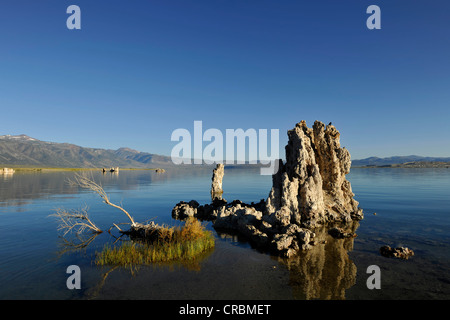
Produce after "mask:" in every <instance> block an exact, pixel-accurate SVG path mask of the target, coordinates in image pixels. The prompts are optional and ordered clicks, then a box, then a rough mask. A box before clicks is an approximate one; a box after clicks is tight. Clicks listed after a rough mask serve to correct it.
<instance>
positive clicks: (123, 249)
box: [95, 219, 215, 267]
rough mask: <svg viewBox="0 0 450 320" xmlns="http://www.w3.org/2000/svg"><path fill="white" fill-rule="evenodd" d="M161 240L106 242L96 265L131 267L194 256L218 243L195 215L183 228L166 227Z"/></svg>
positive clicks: (188, 258)
mask: <svg viewBox="0 0 450 320" xmlns="http://www.w3.org/2000/svg"><path fill="white" fill-rule="evenodd" d="M166 229H167V230H165V232H162V233H161V234H162V236H161V238H160V239H159V240H156V241H153V242H151V243H146V242H125V243H123V244H122V245H120V246H116V247H112V246H109V245H107V246H105V247H104V248H103V250H102V251H101V252H99V253H97V254H96V260H95V264H96V265H100V266H103V265H119V266H124V267H128V266H130V267H132V266H137V265H146V264H151V263H155V262H168V261H173V260H192V259H194V258H195V257H196V256H198V255H199V254H200V253H202V252H205V251H207V250H209V249H211V248H213V247H214V245H215V240H214V236H213V234H212V233H211V232H210V231H207V230H205V228H204V226H203V225H202V224H201V223H200V222H199V221H198V220H196V219H189V220H187V221H186V223H185V225H184V226H183V227H181V228H175V227H172V228H166Z"/></svg>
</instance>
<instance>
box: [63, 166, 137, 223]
mask: <svg viewBox="0 0 450 320" xmlns="http://www.w3.org/2000/svg"><path fill="white" fill-rule="evenodd" d="M69 183H70V184H71V185H74V186H78V187H81V188H83V189H89V190H92V191H94V192H95V193H97V194H98V195H99V196H100V197H101V198H102V199H103V202H104V203H106V204H107V205H110V206H112V207H114V208H117V209H119V210H120V211H122V212H123V213H125V214H126V216H127V217H128V219H130V221H131V226H135V225H136V222H135V221H134V219H133V217H132V216H131V215H130V214H129V213H128V212H127V211H126V210H125V209H124V208H122V207H121V206H118V205H116V204H114V203H112V202H111V201H110V200H109V197H108V195H107V194H106V192H105V190H104V189H103V187H102V186H101V185H99V184H98V183H96V182H95V181H94V180H93V179H89V178H88V177H87V176H85V175H81V174H78V173H77V174H75V178H74V179H73V180H69Z"/></svg>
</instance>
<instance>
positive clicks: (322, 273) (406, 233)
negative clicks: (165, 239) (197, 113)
mask: <svg viewBox="0 0 450 320" xmlns="http://www.w3.org/2000/svg"><path fill="white" fill-rule="evenodd" d="M73 175H74V173H72V172H42V173H39V172H36V173H25V172H23V173H21V172H17V173H15V174H13V175H0V284H1V286H0V299H232V300H233V299H277V300H279V299H283V300H285V299H352V300H353V299H355V300H356V299H449V298H450V236H449V235H450V170H449V169H390V168H383V169H381V168H380V169H358V168H355V169H352V171H351V173H350V174H349V175H348V179H349V180H350V182H351V183H352V188H353V192H354V193H355V198H356V199H357V200H358V201H359V202H360V206H361V207H362V208H363V209H364V213H365V218H364V219H363V220H361V221H360V222H359V226H358V228H357V230H356V233H357V234H358V237H356V238H354V239H353V238H352V239H345V240H335V239H332V238H331V237H329V239H328V242H327V244H325V245H318V246H316V247H315V248H314V249H313V250H311V251H308V252H305V253H302V254H301V255H300V256H299V257H296V258H294V259H290V260H283V259H278V258H276V257H272V256H270V255H268V254H266V253H262V252H259V251H257V250H255V249H253V248H252V246H251V245H250V244H249V243H247V242H246V241H245V240H243V239H239V238H238V237H235V236H231V235H226V234H217V233H216V232H215V231H214V230H213V229H212V227H211V224H210V223H208V224H207V227H208V228H209V229H211V230H213V231H214V234H215V236H216V238H217V240H216V247H215V248H214V249H213V250H211V251H210V252H207V253H205V254H203V255H202V256H201V257H199V258H198V259H197V260H196V261H193V262H189V263H178V262H177V263H171V264H155V265H152V266H142V267H140V268H138V269H137V270H129V269H121V268H112V267H97V266H95V265H94V264H93V263H92V261H93V258H94V256H95V252H96V251H100V250H101V248H102V247H103V245H104V244H105V243H113V242H114V241H115V240H116V239H115V238H114V237H113V236H112V235H110V234H109V233H102V234H100V235H98V236H96V237H92V238H90V236H91V235H90V234H88V233H87V234H84V235H83V236H82V237H81V238H77V237H76V236H75V235H73V234H71V235H66V236H65V237H62V234H61V232H58V231H57V226H58V223H57V221H56V220H55V218H54V217H49V215H50V214H52V213H53V212H54V210H55V209H56V208H66V209H76V208H81V207H84V206H85V205H87V206H88V207H89V212H90V216H91V218H92V220H93V221H95V222H96V224H97V225H99V226H100V227H101V228H104V229H108V228H109V227H110V226H111V225H112V223H113V222H115V223H117V222H127V219H126V217H125V216H124V215H123V213H121V212H120V211H118V210H116V209H114V208H112V207H109V206H106V205H105V204H103V203H102V202H101V200H100V198H99V197H98V196H97V195H95V194H93V193H92V192H90V191H86V190H79V189H78V188H76V187H71V186H69V185H68V184H67V183H66V182H67V179H69V178H71V177H72V176H73ZM92 175H93V178H94V179H95V180H96V181H97V182H101V184H102V185H103V186H104V188H105V190H106V191H107V193H108V194H109V195H110V198H111V201H112V202H114V203H119V204H120V203H121V204H122V205H123V207H124V208H125V209H126V210H128V211H129V212H130V213H132V215H133V217H134V218H135V220H136V221H139V222H144V221H146V220H149V219H153V220H154V221H155V222H157V223H165V224H169V225H179V224H180V223H181V222H178V221H175V220H173V219H172V217H171V210H172V208H173V206H174V205H175V204H176V203H177V202H179V201H180V200H184V201H189V200H192V199H196V200H197V201H198V202H199V203H201V204H204V203H209V202H210V195H209V190H210V184H211V172H210V171H209V170H207V171H196V172H189V171H180V172H172V171H170V170H168V171H167V172H166V173H164V174H157V173H155V172H153V171H144V170H142V171H125V170H123V171H121V172H120V173H119V174H110V173H107V174H102V173H100V172H92ZM223 187H224V190H225V193H224V198H225V199H227V200H228V201H231V200H233V199H240V200H242V201H244V202H252V201H255V202H257V201H259V200H260V199H262V198H266V197H267V195H268V193H269V190H270V187H271V177H270V176H260V175H259V171H257V170H255V171H244V170H242V169H226V170H225V177H224V183H223ZM373 213H376V215H374V214H373ZM113 234H114V235H116V236H118V234H115V233H114V232H113ZM83 241H85V242H83ZM80 244H83V245H82V246H78V247H76V246H74V245H80ZM383 245H390V246H391V247H396V246H407V247H409V248H411V249H413V250H414V252H415V256H413V257H412V258H410V259H409V260H397V259H390V258H385V257H382V256H380V254H379V248H380V247H381V246H383ZM70 265H78V266H79V267H80V269H81V289H80V290H69V289H67V287H66V280H67V277H68V276H69V275H68V274H67V273H66V269H67V267H68V266H70ZM370 265H377V266H379V267H380V269H381V289H380V290H369V289H368V288H367V286H366V281H367V278H368V277H369V276H370V274H367V268H368V266H370Z"/></svg>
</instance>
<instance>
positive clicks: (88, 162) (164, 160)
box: [0, 134, 173, 168]
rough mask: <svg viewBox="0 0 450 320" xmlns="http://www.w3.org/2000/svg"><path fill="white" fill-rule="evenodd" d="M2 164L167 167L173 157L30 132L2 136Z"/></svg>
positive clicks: (82, 166) (77, 166) (69, 166)
mask: <svg viewBox="0 0 450 320" xmlns="http://www.w3.org/2000/svg"><path fill="white" fill-rule="evenodd" d="M0 165H1V166H13V167H14V166H15V167H17V166H24V167H42V168H52V167H57V168H103V167H123V168H155V167H160V168H166V167H170V166H173V163H172V161H171V159H170V157H167V156H161V155H157V154H151V153H145V152H139V151H136V150H132V149H129V148H120V149H118V150H108V149H97V148H84V147H80V146H77V145H74V144H70V143H55V142H46V141H40V140H38V139H35V138H31V137H29V136H27V135H24V134H22V135H15V136H13V135H4V136H0Z"/></svg>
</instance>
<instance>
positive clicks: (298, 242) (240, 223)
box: [172, 121, 363, 257]
mask: <svg viewBox="0 0 450 320" xmlns="http://www.w3.org/2000/svg"><path fill="white" fill-rule="evenodd" d="M288 137H289V141H288V144H287V146H286V162H285V163H283V161H281V160H279V166H278V168H279V170H278V172H277V173H276V174H274V175H273V176H272V188H271V190H270V193H269V196H268V198H267V199H266V200H264V199H262V200H261V201H260V202H258V203H256V204H255V203H251V204H245V203H243V202H242V201H240V200H234V201H233V202H231V203H227V201H226V200H225V199H222V198H221V197H220V198H215V197H214V196H212V199H213V201H212V203H211V204H205V205H199V204H198V202H196V201H195V200H192V201H190V202H189V203H186V202H184V201H181V202H180V203H178V204H177V205H176V206H175V207H174V208H173V210H172V216H173V217H174V218H175V219H185V218H187V217H190V216H194V217H197V218H199V219H203V220H212V221H213V226H214V228H215V229H217V230H232V231H236V232H238V233H239V234H242V235H244V236H245V237H246V238H248V239H249V240H250V241H251V242H253V243H254V244H256V246H258V247H260V248H263V249H268V250H269V251H271V252H273V253H275V254H277V255H280V256H284V257H291V256H293V255H295V254H296V253H297V252H298V251H299V250H308V249H311V248H312V246H314V245H316V244H318V243H324V238H323V237H322V235H323V234H324V232H325V231H326V229H328V230H330V231H331V232H328V234H330V235H332V236H334V237H335V238H338V239H339V238H341V239H342V238H345V237H350V236H351V237H354V236H356V235H355V234H354V232H353V231H354V230H355V224H354V221H358V220H360V219H362V218H363V212H362V209H360V208H359V207H358V202H357V201H356V200H355V199H354V198H353V196H354V194H353V192H352V189H351V185H350V182H349V181H347V180H346V178H345V176H346V174H348V173H349V171H350V166H351V160H350V153H349V152H348V150H347V149H345V148H341V147H340V141H339V137H340V134H339V131H338V130H337V129H336V128H335V127H334V126H333V125H332V124H329V125H328V126H325V125H324V124H323V123H322V122H320V121H316V122H315V123H314V125H313V127H312V128H308V127H307V126H306V122H305V121H301V122H300V123H298V124H297V125H296V126H295V128H293V129H292V130H289V131H288ZM223 174H224V167H223V165H222V164H220V165H217V167H216V169H214V172H213V178H212V180H213V183H212V188H211V194H212V195H213V194H220V195H221V194H222V192H223V191H222V178H223ZM213 191H214V192H213ZM217 192H218V193H217ZM336 224H339V225H340V228H337V227H336V226H335V225H336ZM345 229H347V230H350V232H348V231H346V230H345ZM319 230H321V231H320V232H319ZM336 230H338V231H339V232H338V233H336ZM316 233H317V234H316ZM319 233H320V234H321V235H320V236H318V235H319ZM325 234H327V232H325ZM336 234H337V235H336Z"/></svg>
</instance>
